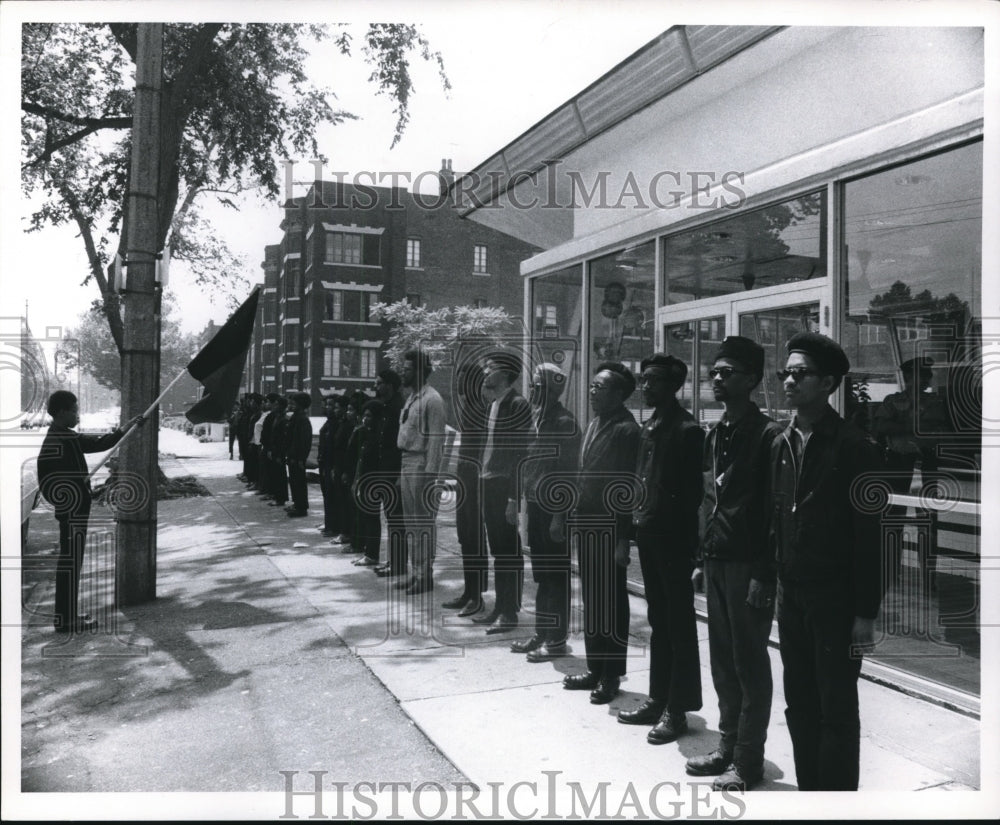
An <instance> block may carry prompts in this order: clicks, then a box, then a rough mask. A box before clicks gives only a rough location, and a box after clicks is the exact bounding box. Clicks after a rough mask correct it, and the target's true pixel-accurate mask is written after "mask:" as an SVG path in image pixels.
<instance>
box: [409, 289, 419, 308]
mask: <svg viewBox="0 0 1000 825" xmlns="http://www.w3.org/2000/svg"><path fill="white" fill-rule="evenodd" d="M406 303H408V304H409V305H410V306H411V307H419V306H421V304H420V293H419V292H407V293H406Z"/></svg>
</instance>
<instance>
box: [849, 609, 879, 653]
mask: <svg viewBox="0 0 1000 825" xmlns="http://www.w3.org/2000/svg"><path fill="white" fill-rule="evenodd" d="M873 650H875V620H874V619H864V618H862V617H861V616H855V617H854V627H853V628H852V629H851V655H852V656H853V655H858V656H860V655H862V654H864V653H871V652H872V651H873Z"/></svg>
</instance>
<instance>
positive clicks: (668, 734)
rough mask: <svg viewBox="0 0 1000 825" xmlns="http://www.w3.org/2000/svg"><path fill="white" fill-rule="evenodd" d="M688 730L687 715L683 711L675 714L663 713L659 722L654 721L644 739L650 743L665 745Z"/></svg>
mask: <svg viewBox="0 0 1000 825" xmlns="http://www.w3.org/2000/svg"><path fill="white" fill-rule="evenodd" d="M687 731H688V723H687V717H686V716H685V715H684V714H683V713H678V714H677V715H676V716H675V715H672V714H669V713H664V714H663V716H662V718H661V719H660V721H659V722H657V723H656V727H654V728H653V729H652V730H651V731H650V732H649V733H647V734H646V741H647V742H649V744H650V745H666V744H667V743H668V742H673V741H674V740H675V739H679V738H680V737H681V736H683V735H684V734H685V733H687Z"/></svg>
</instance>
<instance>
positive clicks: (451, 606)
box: [441, 593, 469, 610]
mask: <svg viewBox="0 0 1000 825" xmlns="http://www.w3.org/2000/svg"><path fill="white" fill-rule="evenodd" d="M468 601H469V597H468V596H466V595H465V594H464V593H463V594H462V595H461V596H458V597H457V598H454V599H448V601H446V602H441V607H445V608H447V609H448V610H458V609H459V608H460V607H465V603H466V602H468Z"/></svg>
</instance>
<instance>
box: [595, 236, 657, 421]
mask: <svg viewBox="0 0 1000 825" xmlns="http://www.w3.org/2000/svg"><path fill="white" fill-rule="evenodd" d="M655 252H656V248H655V246H654V241H648V242H647V243H644V244H640V245H638V246H631V247H628V248H627V249H623V250H620V251H618V252H613V253H612V254H610V255H605V256H604V257H602V258H596V259H594V260H593V261H591V262H590V263H589V265H588V269H589V274H590V340H591V342H592V347H593V350H592V352H591V353H590V360H591V365H592V366H597V364H599V363H600V362H601V361H620V362H622V363H623V364H625V365H626V366H628V367H629V368H630V369H631V368H632V365H635V366H638V364H639V362H641V361H642V359H643V358H645V357H646V356H648V355H652V354H653V347H654V344H655V330H654V323H655V317H654V313H655V307H654V301H655V279H654V278H655V276H654V257H655ZM627 405H628V407H629V408H630V409H631V410H632V411H633V413H635V416H636V419H637V420H640V421H643V420H645V418H647V417H648V416H649V415H651V414H652V411H651V410H644V408H643V406H642V394H641V393H639V392H636V393H633V395H632V397H631V398H630V399H629V400H628V404H627Z"/></svg>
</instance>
